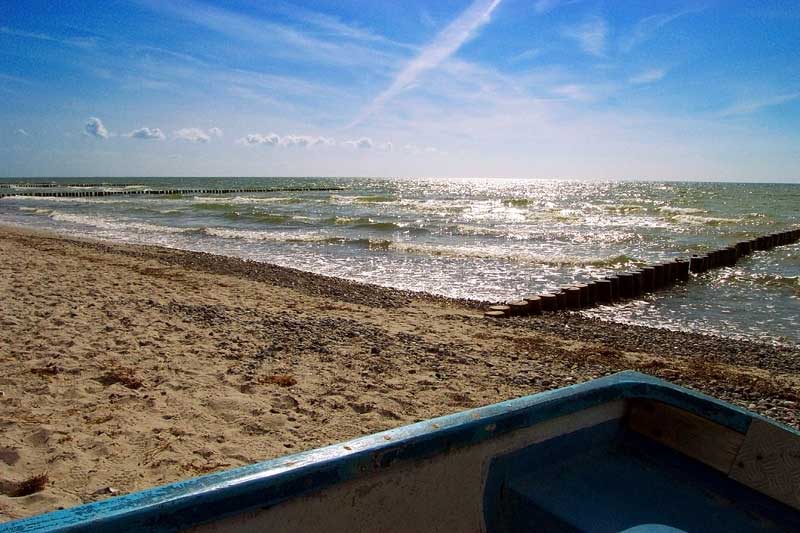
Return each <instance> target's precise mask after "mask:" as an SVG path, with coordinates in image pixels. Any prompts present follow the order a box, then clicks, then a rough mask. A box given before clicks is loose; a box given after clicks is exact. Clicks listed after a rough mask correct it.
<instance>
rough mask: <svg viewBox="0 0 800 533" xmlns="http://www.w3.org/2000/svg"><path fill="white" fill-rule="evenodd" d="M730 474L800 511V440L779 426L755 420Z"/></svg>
mask: <svg viewBox="0 0 800 533" xmlns="http://www.w3.org/2000/svg"><path fill="white" fill-rule="evenodd" d="M730 477H731V478H732V479H735V480H736V481H738V482H739V483H741V484H743V485H746V486H748V487H750V488H752V489H755V490H757V491H759V492H762V493H764V494H766V495H767V496H769V497H771V498H775V499H776V500H778V501H781V502H783V503H785V504H786V505H788V506H790V507H793V508H795V509H798V510H800V439H798V438H797V436H795V435H792V434H791V433H789V432H788V431H786V430H784V429H781V428H780V427H778V426H775V425H773V424H769V423H767V422H764V421H762V420H759V419H754V420H753V422H752V423H751V424H750V429H749V430H748V431H747V435H746V436H745V439H744V443H743V444H742V446H741V448H740V449H739V453H738V454H737V455H736V458H735V461H734V462H733V467H732V468H731V472H730Z"/></svg>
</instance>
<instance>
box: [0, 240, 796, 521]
mask: <svg viewBox="0 0 800 533" xmlns="http://www.w3.org/2000/svg"><path fill="white" fill-rule="evenodd" d="M0 272H2V275H1V276H0V521H4V520H10V519H14V518H18V517H23V516H28V515H32V514H36V513H41V512H46V511H51V510H54V509H57V508H59V507H69V506H73V505H77V504H80V503H84V502H90V501H95V500H98V499H102V498H107V497H109V496H111V495H113V494H121V493H127V492H131V491H135V490H139V489H144V488H147V487H151V486H154V485H158V484H162V483H167V482H171V481H176V480H179V479H185V478H188V477H192V476H197V475H201V474H205V473H209V472H213V471H216V470H222V469H228V468H232V467H235V466H240V465H244V464H249V463H253V462H256V461H261V460H265V459H270V458H273V457H277V456H280V455H284V454H288V453H294V452H297V451H301V450H305V449H310V448H315V447H318V446H322V445H325V444H331V443H334V442H337V441H342V440H346V439H349V438H352V437H356V436H359V435H363V434H367V433H372V432H375V431H379V430H383V429H387V428H391V427H396V426H400V425H403V424H407V423H411V422H414V421H417V420H422V419H426V418H430V417H432V416H438V415H443V414H447V413H452V412H455V411H459V410H463V409H466V408H470V407H476V406H479V405H485V404H489V403H493V402H497V401H501V400H506V399H509V398H514V397H518V396H522V395H527V394H533V393H536V392H540V391H543V390H548V389H553V388H557V387H561V386H564V385H568V384H572V383H577V382H582V381H586V380H589V379H592V378H596V377H600V376H603V375H607V374H610V373H613V372H618V371H620V370H625V369H634V370H639V371H642V372H646V373H649V374H652V375H656V376H659V377H663V378H666V379H669V380H671V381H674V382H677V383H680V384H683V385H686V386H690V387H693V388H695V389H698V390H701V391H703V392H706V393H708V394H711V395H714V396H717V397H720V398H723V399H725V400H728V401H731V402H733V403H736V404H738V405H741V406H744V407H746V408H750V409H751V410H754V411H756V412H759V413H761V414H765V415H767V416H770V417H772V418H775V419H777V420H780V421H782V422H784V423H787V424H790V425H793V426H795V427H800V415H798V409H797V407H798V401H799V400H800V348H797V347H774V346H768V345H762V344H755V343H747V342H741V341H730V340H725V339H719V338H715V337H709V336H702V335H695V334H690V333H681V332H669V331H663V330H655V329H649V328H641V327H634V326H625V325H620V324H609V323H603V322H599V321H597V320H590V319H585V318H582V317H581V316H579V315H576V314H569V313H556V314H554V315H552V316H546V317H539V318H515V319H510V320H506V321H497V322H495V321H489V320H486V319H484V318H483V317H482V313H481V312H480V310H479V309H478V307H477V306H476V304H475V303H471V302H460V301H454V300H448V299H445V298H439V297H433V296H429V295H424V294H414V293H407V292H401V291H396V290H391V289H385V288H380V287H373V286H368V285H362V284H357V283H353V282H348V281H343V280H338V279H333V278H326V277H322V276H316V275H313V274H308V273H304V272H300V271H296V270H291V269H286V268H281V267H276V266H272V265H265V264H260V263H254V262H248V261H242V260H239V259H233V258H226V257H220V256H214V255H209V254H199V253H193V252H184V251H177V250H171V249H166V248H158V247H144V246H130V245H115V244H107V243H99V242H91V241H81V240H75V239H65V238H61V237H58V236H56V235H54V234H47V233H42V232H33V231H30V230H22V229H18V228H8V227H5V228H3V227H0ZM45 472H46V473H47V481H46V483H45V484H44V488H43V490H41V491H38V492H36V493H34V494H30V495H27V496H12V495H11V493H13V491H11V490H9V487H14V486H16V485H15V483H16V482H19V481H22V480H24V479H27V478H29V477H31V476H34V475H38V474H42V473H45Z"/></svg>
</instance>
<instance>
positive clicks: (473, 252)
mask: <svg viewBox="0 0 800 533" xmlns="http://www.w3.org/2000/svg"><path fill="white" fill-rule="evenodd" d="M389 248H390V249H393V250H397V251H400V252H405V253H412V254H425V255H432V256H443V257H454V258H464V259H502V260H510V261H514V262H520V263H534V264H540V265H548V266H562V265H570V266H578V267H611V266H615V265H625V264H638V261H637V260H635V259H633V258H631V257H628V256H627V255H624V254H620V255H613V256H606V257H595V258H586V257H578V256H569V255H560V254H532V253H527V252H513V253H509V252H508V251H507V250H504V249H502V248H488V247H481V248H478V247H475V248H472V247H467V246H441V245H433V244H424V243H412V242H406V241H402V242H392V243H391V244H390V245H389Z"/></svg>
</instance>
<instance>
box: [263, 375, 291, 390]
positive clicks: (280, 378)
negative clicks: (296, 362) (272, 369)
mask: <svg viewBox="0 0 800 533" xmlns="http://www.w3.org/2000/svg"><path fill="white" fill-rule="evenodd" d="M261 381H262V383H272V384H274V385H280V386H281V387H291V386H292V385H296V384H297V379H296V378H295V377H294V376H292V375H291V374H273V375H271V376H267V377H265V378H263V379H262V380H261Z"/></svg>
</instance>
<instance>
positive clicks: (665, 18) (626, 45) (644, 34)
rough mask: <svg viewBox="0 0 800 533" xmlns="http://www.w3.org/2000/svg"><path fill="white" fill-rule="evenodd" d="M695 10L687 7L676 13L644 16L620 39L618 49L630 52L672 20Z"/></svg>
mask: <svg viewBox="0 0 800 533" xmlns="http://www.w3.org/2000/svg"><path fill="white" fill-rule="evenodd" d="M697 11H699V9H687V10H685V11H679V12H678V13H661V14H657V15H650V16H648V17H645V18H643V19H641V20H640V21H639V22H637V23H636V25H635V26H634V27H633V31H632V32H631V33H630V35H628V36H626V37H625V38H624V39H622V40H621V41H620V49H621V50H622V51H623V52H630V51H631V50H633V49H634V48H635V47H637V46H638V45H640V44H642V43H643V42H645V41H646V40H648V39H649V38H650V37H652V36H653V34H654V33H656V32H657V31H658V30H659V29H661V28H662V27H664V26H666V25H667V24H669V23H670V22H672V21H673V20H675V19H677V18H680V17H682V16H684V15H688V14H690V13H695V12H697Z"/></svg>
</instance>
